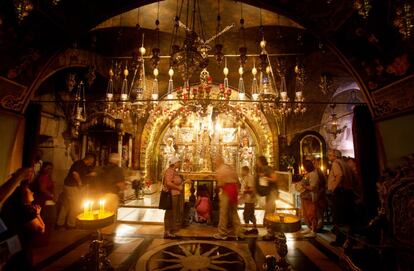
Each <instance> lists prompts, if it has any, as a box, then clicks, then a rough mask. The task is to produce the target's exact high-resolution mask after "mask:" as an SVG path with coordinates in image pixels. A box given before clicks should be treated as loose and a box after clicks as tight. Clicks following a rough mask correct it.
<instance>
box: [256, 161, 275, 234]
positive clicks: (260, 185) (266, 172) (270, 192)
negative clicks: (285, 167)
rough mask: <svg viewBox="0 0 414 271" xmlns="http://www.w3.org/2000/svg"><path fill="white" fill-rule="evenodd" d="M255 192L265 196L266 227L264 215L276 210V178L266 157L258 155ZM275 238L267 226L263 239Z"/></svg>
mask: <svg viewBox="0 0 414 271" xmlns="http://www.w3.org/2000/svg"><path fill="white" fill-rule="evenodd" d="M255 183H256V193H257V194H258V195H259V196H262V197H266V199H265V213H264V217H263V226H265V227H267V224H266V220H265V217H266V215H268V214H273V213H275V211H276V199H277V196H278V195H277V185H276V183H277V179H276V174H275V172H274V170H273V169H272V168H271V167H270V166H269V163H268V162H267V159H266V157H264V156H259V157H258V158H257V162H256V174H255ZM274 239H275V233H274V231H273V230H272V229H271V228H270V227H268V228H267V234H266V235H265V236H263V240H264V241H272V240H274Z"/></svg>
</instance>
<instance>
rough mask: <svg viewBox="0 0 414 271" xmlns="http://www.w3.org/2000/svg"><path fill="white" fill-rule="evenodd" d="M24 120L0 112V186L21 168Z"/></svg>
mask: <svg viewBox="0 0 414 271" xmlns="http://www.w3.org/2000/svg"><path fill="white" fill-rule="evenodd" d="M22 134H24V119H23V117H21V116H18V115H15V114H11V113H8V112H5V111H0V135H1V144H0V184H3V183H4V182H5V181H6V179H7V177H8V176H9V175H10V174H11V173H13V172H14V171H15V170H16V169H18V168H19V167H20V166H21V162H22V161H21V158H22V148H23V140H22V139H23V135H22Z"/></svg>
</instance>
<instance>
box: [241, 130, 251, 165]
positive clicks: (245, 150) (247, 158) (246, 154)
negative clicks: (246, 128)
mask: <svg viewBox="0 0 414 271" xmlns="http://www.w3.org/2000/svg"><path fill="white" fill-rule="evenodd" d="M253 157H254V152H253V147H251V146H250V141H249V138H248V137H247V136H245V137H243V139H242V144H241V147H240V168H241V167H243V166H248V167H249V168H253Z"/></svg>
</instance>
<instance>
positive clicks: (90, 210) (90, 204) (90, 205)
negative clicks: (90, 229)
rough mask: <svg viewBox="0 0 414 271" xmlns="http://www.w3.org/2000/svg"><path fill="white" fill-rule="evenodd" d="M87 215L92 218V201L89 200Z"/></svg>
mask: <svg viewBox="0 0 414 271" xmlns="http://www.w3.org/2000/svg"><path fill="white" fill-rule="evenodd" d="M89 215H90V216H91V218H93V201H90V202H89Z"/></svg>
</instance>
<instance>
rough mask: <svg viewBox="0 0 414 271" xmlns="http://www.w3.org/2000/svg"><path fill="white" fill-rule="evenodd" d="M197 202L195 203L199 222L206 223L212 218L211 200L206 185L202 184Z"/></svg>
mask: <svg viewBox="0 0 414 271" xmlns="http://www.w3.org/2000/svg"><path fill="white" fill-rule="evenodd" d="M199 189H200V191H199V193H198V197H197V201H196V204H195V205H194V207H195V209H196V211H197V220H196V221H197V222H199V223H205V222H207V221H209V219H210V213H211V202H210V197H209V194H208V191H207V187H206V186H205V185H203V186H200V188H199Z"/></svg>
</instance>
